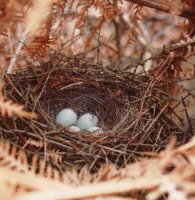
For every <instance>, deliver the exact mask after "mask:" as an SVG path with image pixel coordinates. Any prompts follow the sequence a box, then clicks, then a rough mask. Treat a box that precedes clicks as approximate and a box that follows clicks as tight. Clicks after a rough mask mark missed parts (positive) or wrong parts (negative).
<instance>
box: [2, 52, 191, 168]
mask: <svg viewBox="0 0 195 200" xmlns="http://www.w3.org/2000/svg"><path fill="white" fill-rule="evenodd" d="M130 67H131V66H130ZM4 79H5V91H4V93H5V94H6V96H7V97H8V98H10V99H12V100H13V101H16V102H21V103H23V104H24V105H25V108H26V110H28V111H35V112H36V113H37V114H38V116H39V118H38V119H36V120H32V121H29V120H25V119H17V118H13V119H10V118H9V119H8V118H5V117H1V118H0V131H1V138H3V139H9V141H10V142H12V143H14V144H16V145H17V146H20V147H23V148H24V149H25V151H26V152H27V153H28V155H29V158H30V155H32V154H33V155H34V154H38V155H39V156H40V157H44V158H45V159H47V161H48V162H50V163H52V164H53V165H55V166H56V167H58V168H59V169H60V170H64V169H67V168H77V169H80V168H82V167H83V166H85V165H88V166H89V169H91V170H92V171H96V170H97V169H99V167H100V166H101V164H105V163H106V164H109V163H115V164H116V165H118V166H125V165H126V164H127V163H130V162H134V161H137V160H138V159H139V158H140V157H143V156H146V155H147V152H150V153H151V152H153V153H156V152H158V151H160V150H162V149H164V148H165V147H166V145H167V144H168V143H169V142H170V140H171V138H173V137H177V144H178V145H179V144H182V143H184V142H185V141H187V140H188V139H189V138H190V137H191V136H190V135H187V134H186V133H185V134H184V133H183V132H182V131H181V130H179V128H178V127H176V126H175V124H174V123H173V122H172V121H171V120H170V118H169V116H168V115H167V110H168V105H169V100H170V95H169V94H168V93H167V92H166V91H168V88H169V82H168V81H167V80H163V81H162V80H161V81H158V80H156V79H155V77H152V76H149V75H147V74H144V75H136V74H135V73H131V72H127V70H126V71H125V70H123V71H120V70H114V69H113V68H112V66H111V67H108V68H102V67H101V65H98V64H91V63H90V61H89V60H87V59H85V58H84V57H83V56H76V57H74V58H70V57H66V56H64V55H61V54H57V55H53V56H52V57H51V59H50V61H49V62H46V63H45V62H43V63H42V65H40V66H36V67H35V66H29V67H28V68H27V69H23V70H18V72H17V73H16V74H15V75H6V74H5V76H4ZM162 88H167V89H166V90H163V89H162ZM63 108H72V109H74V110H75V111H76V112H77V113H78V114H79V115H81V114H83V113H85V112H91V113H93V114H95V115H97V116H98V118H99V121H100V126H101V127H102V128H103V130H104V133H101V134H98V135H97V134H92V133H88V132H81V133H71V132H69V131H68V130H67V129H64V128H62V127H60V126H58V125H56V124H55V116H56V114H57V113H58V111H60V110H61V109H63ZM57 156H58V158H59V157H60V159H57Z"/></svg>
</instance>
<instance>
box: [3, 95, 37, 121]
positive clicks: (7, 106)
mask: <svg viewBox="0 0 195 200" xmlns="http://www.w3.org/2000/svg"><path fill="white" fill-rule="evenodd" d="M0 113H1V115H2V116H8V117H11V116H13V115H16V116H18V117H20V118H27V119H33V118H36V117H37V115H36V114H35V113H31V112H27V111H25V110H24V106H23V105H19V104H17V103H13V102H12V101H11V100H5V99H4V98H3V97H1V98H0Z"/></svg>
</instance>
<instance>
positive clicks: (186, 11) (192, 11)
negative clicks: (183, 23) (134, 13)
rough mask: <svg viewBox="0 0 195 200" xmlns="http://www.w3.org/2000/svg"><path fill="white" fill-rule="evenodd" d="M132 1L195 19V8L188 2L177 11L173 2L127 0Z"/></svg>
mask: <svg viewBox="0 0 195 200" xmlns="http://www.w3.org/2000/svg"><path fill="white" fill-rule="evenodd" d="M126 1H129V2H132V3H136V4H138V5H140V6H146V7H149V8H154V9H157V10H160V11H163V12H167V13H171V14H173V13H174V14H176V15H178V16H181V17H184V18H187V19H191V20H195V8H193V7H191V6H188V5H186V4H183V6H182V7H180V8H178V11H179V12H175V11H174V9H173V4H163V3H161V2H159V1H156V0H154V1H151V0H126Z"/></svg>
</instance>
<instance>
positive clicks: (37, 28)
mask: <svg viewBox="0 0 195 200" xmlns="http://www.w3.org/2000/svg"><path fill="white" fill-rule="evenodd" d="M51 14H52V0H45V1H39V0H34V1H33V3H32V5H31V7H30V8H29V10H28V12H27V14H26V17H25V22H24V31H23V34H22V37H21V39H20V43H19V44H18V46H17V48H16V51H15V55H14V57H13V58H12V59H11V61H10V64H9V67H8V69H7V73H12V69H13V66H14V64H15V62H16V59H17V56H18V55H19V54H20V52H21V50H22V48H23V47H24V44H25V46H27V47H29V46H30V45H32V44H33V43H34V44H35V43H36V44H41V45H43V44H44V43H46V42H48V40H49V37H48V34H49V29H50V27H51ZM36 46H37V45H36ZM34 47H35V46H34ZM34 47H33V48H34ZM29 48H30V47H29ZM34 50H38V48H35V49H34Z"/></svg>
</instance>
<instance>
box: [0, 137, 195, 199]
mask: <svg viewBox="0 0 195 200" xmlns="http://www.w3.org/2000/svg"><path fill="white" fill-rule="evenodd" d="M174 143H175V142H174V141H172V142H171V143H170V144H169V145H168V146H167V148H166V150H165V151H162V152H160V153H159V154H154V155H153V156H152V158H150V159H141V160H140V161H138V162H136V163H134V164H130V165H127V166H126V167H124V168H120V169H118V168H117V167H116V166H114V165H106V166H103V167H102V168H101V169H100V170H99V171H98V172H96V173H94V174H91V173H90V172H89V169H88V168H86V167H84V168H83V169H81V170H80V172H78V171H76V170H72V171H66V172H60V171H58V170H56V169H54V168H52V167H51V166H47V165H45V162H44V161H43V160H37V156H34V157H33V159H32V162H31V164H30V165H29V164H28V162H27V157H26V155H25V153H24V152H23V151H22V150H19V149H17V148H16V147H15V146H10V145H9V144H8V143H5V142H1V145H0V149H1V151H0V152H1V153H0V157H1V162H0V175H1V176H0V184H1V188H2V190H1V197H3V199H7V200H9V199H17V200H35V199H40V200H55V199H91V200H92V199H110V200H111V199H119V200H123V199H126V200H127V199H128V200H129V199H148V200H153V199H159V198H163V197H166V199H170V200H172V199H181V200H185V199H194V195H195V194H194V187H195V185H194V173H195V164H194V158H195V154H194V152H195V139H194V138H193V139H192V140H191V141H190V142H189V143H187V144H185V145H183V146H181V147H179V148H174ZM37 170H38V171H37ZM143 191H144V193H143Z"/></svg>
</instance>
